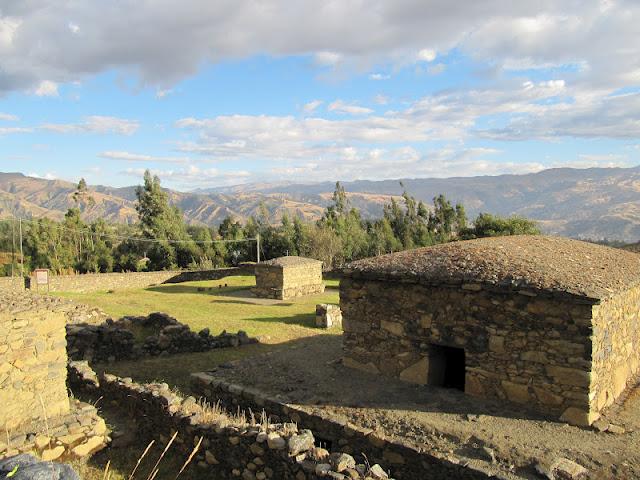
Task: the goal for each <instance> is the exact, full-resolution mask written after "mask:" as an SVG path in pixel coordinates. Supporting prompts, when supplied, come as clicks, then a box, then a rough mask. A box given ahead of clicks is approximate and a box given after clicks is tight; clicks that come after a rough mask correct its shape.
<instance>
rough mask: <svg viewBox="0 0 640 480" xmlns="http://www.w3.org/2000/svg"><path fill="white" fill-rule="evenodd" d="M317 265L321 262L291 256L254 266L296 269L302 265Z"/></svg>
mask: <svg viewBox="0 0 640 480" xmlns="http://www.w3.org/2000/svg"><path fill="white" fill-rule="evenodd" d="M319 263H322V262H321V261H320V260H315V259H313V258H306V257H298V256H295V255H292V256H289V257H279V258H274V259H272V260H267V261H265V262H260V263H257V264H256V267H263V266H265V267H269V266H270V267H298V266H302V265H317V264H319Z"/></svg>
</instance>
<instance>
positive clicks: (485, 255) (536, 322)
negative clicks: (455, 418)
mask: <svg viewBox="0 0 640 480" xmlns="http://www.w3.org/2000/svg"><path fill="white" fill-rule="evenodd" d="M344 274H345V278H344V279H343V280H342V282H341V284H340V306H341V309H342V312H343V329H344V337H343V340H344V345H343V346H344V364H345V365H347V366H350V367H353V368H358V369H361V370H366V371H369V372H373V373H376V374H382V375H388V376H394V377H400V378H401V379H404V380H406V381H409V382H414V383H418V384H429V385H436V386H442V387H452V388H457V389H460V390H463V391H465V392H466V393H468V394H470V395H475V396H479V397H488V398H498V399H504V400H508V401H511V402H517V403H522V404H526V405H528V406H532V407H534V408H536V409H537V410H539V411H542V412H545V413H548V414H551V415H558V416H560V418H561V420H564V421H567V422H570V423H574V424H578V425H588V424H591V423H592V422H594V421H595V420H596V419H597V418H598V417H599V416H600V412H602V410H603V409H604V408H605V407H607V406H609V405H611V404H612V403H613V402H614V401H615V400H616V399H617V398H618V397H619V396H620V394H621V393H622V392H623V390H625V388H626V386H627V384H628V382H629V381H630V379H631V377H632V376H633V375H634V374H636V373H638V370H639V367H640V348H638V346H639V345H638V342H639V341H640V318H639V317H640V256H638V255H637V254H633V253H628V252H625V251H622V250H617V249H612V248H608V247H603V246H599V245H594V244H590V243H586V242H581V241H576V240H569V239H564V238H558V237H545V236H514V237H498V238H486V239H478V240H471V241H464V242H454V243H449V244H444V245H437V246H433V247H427V248H421V249H417V250H412V251H406V252H400V253H395V254H390V255H384V256H381V257H376V258H370V259H364V260H360V261H357V262H354V263H352V264H351V265H350V266H349V267H348V268H347V269H346V270H345V272H344Z"/></svg>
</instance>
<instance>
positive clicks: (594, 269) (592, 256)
mask: <svg viewBox="0 0 640 480" xmlns="http://www.w3.org/2000/svg"><path fill="white" fill-rule="evenodd" d="M344 275H345V276H347V277H355V278H368V279H377V280H397V281H402V282H409V283H423V284H427V285H443V284H444V285H459V284H463V283H473V284H483V285H485V286H490V287H491V288H493V289H496V290H505V289H507V290H525V291H527V290H528V291H543V292H547V293H550V294H559V295H560V296H566V295H569V296H572V297H580V298H582V299H587V300H589V301H593V302H598V301H599V300H602V299H604V298H606V297H609V296H611V295H613V294H614V293H616V292H618V291H621V290H625V289H627V288H629V287H631V286H634V285H635V284H638V283H640V255H637V254H634V253H630V252H626V251H623V250H619V249H614V248H610V247H605V246H602V245H596V244H593V243H588V242H583V241H579V240H571V239H568V238H562V237H551V236H542V235H517V236H505V237H492V238H481V239H477V240H467V241H459V242H451V243H446V244H442V245H434V246H432V247H425V248H419V249H416V250H408V251H404V252H398V253H392V254H388V255H382V256H379V257H372V258H366V259H363V260H359V261H356V262H353V263H351V264H349V265H348V266H347V268H346V269H345V270H344Z"/></svg>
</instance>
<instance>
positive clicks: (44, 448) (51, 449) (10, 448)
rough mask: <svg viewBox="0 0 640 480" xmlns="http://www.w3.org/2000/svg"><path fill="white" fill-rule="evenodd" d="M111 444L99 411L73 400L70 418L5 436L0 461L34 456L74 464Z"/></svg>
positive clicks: (40, 424) (21, 429) (56, 419)
mask: <svg viewBox="0 0 640 480" xmlns="http://www.w3.org/2000/svg"><path fill="white" fill-rule="evenodd" d="M7 440H8V443H7ZM110 441H111V439H110V438H109V430H108V428H107V425H106V424H105V421H104V420H103V419H102V418H100V417H99V416H98V412H97V410H96V408H95V407H94V406H93V405H90V404H88V403H84V402H81V401H80V400H76V399H72V400H71V407H70V411H69V413H67V414H66V415H63V416H59V417H53V418H49V419H47V422H46V423H45V422H38V423H34V424H32V425H30V426H23V427H22V428H20V429H19V430H18V431H14V432H11V433H10V434H9V436H8V437H7V436H5V435H2V440H0V459H2V458H7V457H12V456H13V455H18V454H20V453H33V454H37V455H38V456H39V457H40V458H41V459H42V460H46V461H50V460H71V459H76V458H82V457H86V456H89V455H91V454H93V453H95V452H97V451H98V450H101V449H103V448H104V447H105V446H106V445H107V443H109V442H110Z"/></svg>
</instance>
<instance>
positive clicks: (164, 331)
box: [66, 312, 258, 363]
mask: <svg viewBox="0 0 640 480" xmlns="http://www.w3.org/2000/svg"><path fill="white" fill-rule="evenodd" d="M66 329H67V343H68V347H67V351H68V354H69V358H70V359H71V360H88V361H92V362H98V363H100V362H114V361H117V360H131V359H136V358H141V357H148V356H159V355H173V354H177V353H191V352H205V351H208V350H213V349H216V348H226V347H238V346H241V345H248V344H251V343H257V341H258V340H257V339H255V338H251V337H249V336H248V335H247V334H246V332H244V331H242V330H240V331H239V332H238V333H227V332H226V331H223V332H222V333H221V334H219V335H215V336H214V335H211V334H210V333H209V329H208V328H204V329H202V330H200V332H198V333H196V332H194V331H192V330H191V329H190V328H189V326H188V325H185V324H183V323H180V322H179V321H178V320H176V319H175V318H173V317H170V316H169V315H167V314H166V313H160V312H157V313H151V314H149V315H148V316H141V317H123V318H121V319H120V320H117V321H113V320H112V319H107V321H106V322H104V323H102V324H100V325H88V324H84V323H80V324H67V326H66ZM136 333H137V334H138V335H136ZM136 336H138V337H140V336H143V337H144V339H137V338H136Z"/></svg>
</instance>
